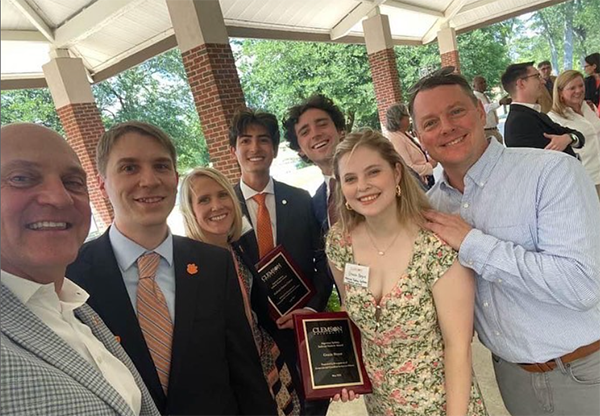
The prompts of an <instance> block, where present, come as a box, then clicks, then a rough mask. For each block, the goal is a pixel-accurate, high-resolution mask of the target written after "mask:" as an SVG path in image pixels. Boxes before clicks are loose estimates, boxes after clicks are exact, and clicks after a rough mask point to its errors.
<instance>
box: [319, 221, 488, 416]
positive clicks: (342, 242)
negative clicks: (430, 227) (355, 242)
mask: <svg viewBox="0 0 600 416" xmlns="http://www.w3.org/2000/svg"><path fill="white" fill-rule="evenodd" d="M326 250H327V257H328V258H329V260H330V261H331V262H332V263H333V264H334V265H335V266H336V268H338V269H339V270H341V271H342V272H343V270H344V266H345V264H346V263H355V261H354V255H353V252H352V242H351V239H350V236H349V235H347V236H342V234H341V232H340V229H339V228H338V227H333V228H332V229H331V231H330V233H329V235H328V237H327V249H326ZM456 258H457V253H456V252H455V251H454V250H453V249H452V248H451V247H449V246H448V245H446V244H445V243H443V242H442V241H441V240H439V239H438V238H437V237H436V236H435V235H434V234H433V233H431V232H429V231H427V230H423V229H421V230H420V231H419V234H418V236H417V238H416V240H415V244H414V247H413V256H412V259H411V261H410V262H409V265H408V267H407V270H406V273H405V274H404V275H403V276H402V277H401V278H400V279H399V281H398V283H397V284H396V285H395V287H394V288H393V289H392V290H391V291H390V292H389V293H387V294H385V295H384V296H383V297H382V298H381V301H380V302H379V304H377V302H376V299H375V297H374V296H373V294H372V293H371V292H370V291H369V290H368V288H364V287H360V286H354V285H345V286H344V287H345V291H346V298H345V302H344V304H345V306H346V310H347V312H348V315H349V316H350V318H351V319H352V320H353V321H354V323H355V324H356V325H357V326H358V328H359V329H360V331H361V337H362V348H363V359H364V362H365V366H366V369H367V373H368V374H369V378H370V379H371V382H372V384H373V393H372V394H369V395H365V396H364V397H365V402H366V405H367V410H368V412H369V415H385V416H392V415H395V416H399V415H436V416H440V415H442V414H445V408H446V395H445V389H444V344H443V339H442V333H441V330H440V327H439V325H438V322H437V314H436V309H435V305H434V302H433V295H432V293H431V288H432V287H433V284H434V283H435V282H436V281H437V279H438V278H439V277H441V276H442V275H443V274H444V272H446V270H448V268H449V267H450V266H451V265H452V263H453V262H454V260H455V259H456ZM468 415H469V416H475V415H477V416H481V415H487V411H486V409H485V406H484V404H483V400H482V398H481V393H480V391H479V387H478V386H477V382H476V380H475V378H474V377H473V381H472V384H471V400H470V404H469V410H468Z"/></svg>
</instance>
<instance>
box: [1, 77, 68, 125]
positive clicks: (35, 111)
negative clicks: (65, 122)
mask: <svg viewBox="0 0 600 416" xmlns="http://www.w3.org/2000/svg"><path fill="white" fill-rule="evenodd" d="M1 101H2V111H1V112H0V116H1V123H2V125H5V124H9V123H24V122H29V123H38V124H42V125H44V126H46V127H49V128H51V129H53V130H55V131H58V132H59V133H61V134H63V133H64V131H63V127H62V124H61V123H60V119H59V118H58V114H57V113H56V108H55V107H54V101H52V96H51V95H50V91H49V90H48V89H47V88H40V89H27V90H12V91H2V96H1Z"/></svg>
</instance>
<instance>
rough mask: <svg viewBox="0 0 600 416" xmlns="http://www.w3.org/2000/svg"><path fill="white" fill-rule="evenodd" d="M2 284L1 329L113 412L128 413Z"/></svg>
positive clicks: (100, 378) (91, 371)
mask: <svg viewBox="0 0 600 416" xmlns="http://www.w3.org/2000/svg"><path fill="white" fill-rule="evenodd" d="M1 287H2V305H1V308H2V315H1V317H0V319H1V320H0V322H1V326H2V332H3V333H4V334H5V335H6V336H7V337H9V338H10V339H11V340H12V341H13V342H14V343H15V344H17V345H19V346H20V347H21V348H23V349H24V350H27V351H29V352H30V353H31V354H33V355H35V356H36V357H38V358H40V359H42V360H44V361H46V362H47V363H48V364H50V365H51V366H52V367H55V368H57V369H59V370H61V371H63V372H64V373H65V374H67V375H68V376H69V377H71V378H72V379H74V380H76V381H77V382H78V383H80V384H81V385H82V386H84V387H86V388H87V389H88V390H90V391H92V392H94V394H96V395H97V396H98V397H99V398H100V399H102V400H103V401H104V402H106V403H107V404H108V405H110V406H111V407H112V408H114V409H115V411H116V412H117V414H124V415H129V414H132V411H131V408H130V407H129V406H128V405H127V403H125V401H124V400H123V398H122V397H121V396H120V395H119V394H118V393H117V392H116V391H115V390H114V389H113V388H112V386H111V385H110V384H109V383H108V382H107V381H106V379H105V378H104V377H103V376H102V374H101V373H100V372H99V371H98V370H96V369H95V368H93V367H92V366H91V365H90V364H89V363H88V362H87V361H86V360H85V359H84V358H83V357H81V356H80V355H79V353H77V352H76V351H75V350H74V349H73V348H71V347H70V346H69V345H68V344H67V343H66V342H65V341H64V340H63V339H62V338H60V337H59V336H58V335H56V333H54V331H52V330H51V329H50V328H49V327H48V326H47V325H45V324H44V323H43V322H42V321H41V320H40V319H39V318H38V317H37V316H35V315H34V314H33V313H32V312H31V311H30V310H29V309H28V308H27V307H26V306H25V305H23V304H22V303H21V302H20V301H19V300H18V299H17V298H16V297H15V296H14V295H13V294H12V292H11V291H10V290H9V289H8V288H6V287H5V286H4V285H2V286H1Z"/></svg>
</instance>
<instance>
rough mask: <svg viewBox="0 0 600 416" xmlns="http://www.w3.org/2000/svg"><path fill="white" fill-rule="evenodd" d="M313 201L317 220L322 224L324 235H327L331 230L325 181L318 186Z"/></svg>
mask: <svg viewBox="0 0 600 416" xmlns="http://www.w3.org/2000/svg"><path fill="white" fill-rule="evenodd" d="M311 202H312V207H313V211H314V213H315V217H316V218H317V222H318V223H319V225H320V226H321V230H322V231H323V235H325V234H327V231H329V221H328V220H327V184H326V183H325V181H323V183H322V184H321V186H319V188H317V191H316V192H315V194H314V195H313V197H312V201H311Z"/></svg>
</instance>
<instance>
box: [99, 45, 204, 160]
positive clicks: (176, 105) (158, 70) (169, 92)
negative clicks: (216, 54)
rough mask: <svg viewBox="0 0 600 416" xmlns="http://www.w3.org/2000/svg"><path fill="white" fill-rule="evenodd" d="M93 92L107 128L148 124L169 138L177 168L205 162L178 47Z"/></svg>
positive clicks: (123, 73)
mask: <svg viewBox="0 0 600 416" xmlns="http://www.w3.org/2000/svg"><path fill="white" fill-rule="evenodd" d="M93 91H94V96H95V98H96V103H97V104H98V108H99V109H100V112H101V114H102V118H103V121H104V124H105V125H106V127H107V128H109V127H110V126H112V125H113V124H115V123H119V122H123V121H128V120H141V121H146V122H148V123H152V124H154V125H156V126H159V127H160V128H162V129H163V130H164V131H166V132H167V133H168V134H169V135H170V136H171V137H172V138H173V141H174V142H175V148H176V149H177V154H178V168H179V169H180V170H182V171H185V170H188V169H190V168H193V167H196V166H206V165H207V164H208V161H209V156H208V149H207V146H206V142H205V140H204V135H203V134H202V129H201V128H200V121H199V118H198V114H197V112H196V108H195V106H194V101H193V98H192V94H191V91H190V88H189V84H188V83H187V77H186V75H185V69H184V68H183V63H182V61H181V55H180V53H179V50H176V49H175V50H171V51H169V52H166V53H164V54H162V55H159V56H157V57H155V58H153V59H150V60H149V61H146V62H144V63H142V64H141V65H139V66H137V67H135V68H131V69H129V70H128V71H125V72H122V73H120V74H119V75H116V76H114V77H112V78H110V79H108V80H106V81H103V82H101V83H99V84H97V85H95V86H94V88H93Z"/></svg>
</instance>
